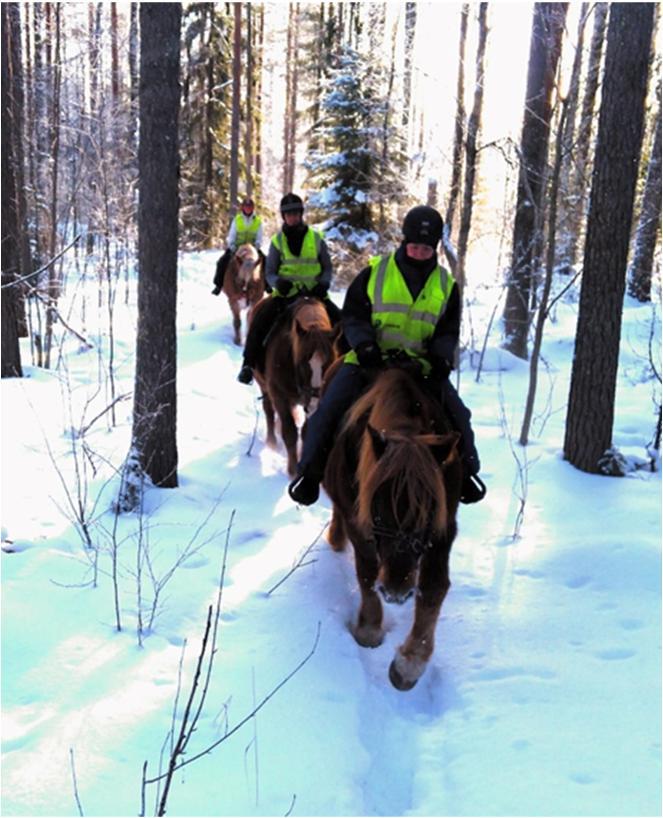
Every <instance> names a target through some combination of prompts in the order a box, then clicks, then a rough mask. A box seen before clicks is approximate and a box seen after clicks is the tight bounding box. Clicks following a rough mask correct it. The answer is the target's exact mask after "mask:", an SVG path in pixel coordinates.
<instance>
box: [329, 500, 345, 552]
mask: <svg viewBox="0 0 663 818" xmlns="http://www.w3.org/2000/svg"><path fill="white" fill-rule="evenodd" d="M347 538H348V535H347V533H346V530H345V521H344V519H343V517H342V516H341V512H340V510H339V508H338V506H337V505H336V503H334V505H333V507H332V518H331V523H330V525H329V534H328V535H327V540H328V541H329V545H331V547H332V549H333V550H334V551H343V550H344V548H345V543H346V541H347Z"/></svg>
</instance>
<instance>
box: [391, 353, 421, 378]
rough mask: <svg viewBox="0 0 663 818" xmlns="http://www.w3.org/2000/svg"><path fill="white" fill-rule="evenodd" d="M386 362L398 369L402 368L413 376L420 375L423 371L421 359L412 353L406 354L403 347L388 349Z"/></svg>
mask: <svg viewBox="0 0 663 818" xmlns="http://www.w3.org/2000/svg"><path fill="white" fill-rule="evenodd" d="M387 364H388V365H389V366H394V367H396V368H398V369H404V370H405V371H406V372H409V373H410V374H411V375H412V376H414V377H415V378H418V377H419V376H421V375H422V374H423V371H424V370H423V366H422V363H421V361H420V360H419V359H418V358H415V357H414V356H412V355H408V354H407V352H405V350H403V349H399V350H394V349H392V350H390V352H389V354H388V357H387Z"/></svg>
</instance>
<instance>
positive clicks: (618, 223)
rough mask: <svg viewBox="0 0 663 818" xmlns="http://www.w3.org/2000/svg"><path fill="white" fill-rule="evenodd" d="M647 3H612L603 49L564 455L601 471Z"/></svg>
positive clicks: (637, 141) (608, 436)
mask: <svg viewBox="0 0 663 818" xmlns="http://www.w3.org/2000/svg"><path fill="white" fill-rule="evenodd" d="M653 17H654V6H653V4H652V3H613V4H612V5H611V7H610V20H609V23H608V35H607V46H606V60H605V71H604V77H603V92H602V98H601V111H600V115H599V125H598V136H597V144H596V159H595V161H594V172H593V176H592V190H591V196H590V207H589V214H588V217H587V239H586V242H585V255H584V263H583V277H582V289H581V292H580V305H579V311H578V326H577V329H576V342H575V351H574V358H573V368H572V371H571V388H570V391H569V403H568V412H567V418H566V432H565V439H564V457H565V458H566V459H567V460H569V461H570V462H571V463H572V464H573V465H574V466H575V467H576V468H578V469H582V471H586V472H590V473H594V474H597V473H601V472H602V471H603V466H602V464H601V462H600V461H601V460H602V458H603V456H604V455H605V454H606V453H607V451H608V449H609V448H610V446H611V441H612V424H613V418H614V409H615V390H616V383H617V366H618V360H619V341H620V335H621V321H622V308H623V299H624V289H625V283H626V261H627V256H628V246H629V236H630V230H631V222H632V219H633V201H634V196H635V184H636V178H637V173H638V157H639V155H640V149H641V142H642V132H643V122H644V103H645V95H646V89H647V71H648V58H649V49H650V46H651V38H652V30H653Z"/></svg>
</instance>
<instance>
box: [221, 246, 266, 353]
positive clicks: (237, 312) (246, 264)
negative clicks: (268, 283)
mask: <svg viewBox="0 0 663 818" xmlns="http://www.w3.org/2000/svg"><path fill="white" fill-rule="evenodd" d="M223 291H224V293H225V294H226V296H227V298H228V302H229V304H230V311H231V312H232V315H233V331H234V337H233V341H234V342H235V343H236V344H237V345H238V346H241V344H242V331H241V330H242V318H241V310H242V307H252V306H253V305H254V304H256V303H257V302H258V301H260V299H261V298H262V297H263V294H264V292H265V279H264V276H263V259H262V256H261V255H260V253H259V252H258V251H257V249H256V248H255V247H254V246H253V245H252V244H242V245H240V246H239V247H238V248H237V250H236V251H235V254H234V255H233V257H232V258H231V260H230V263H229V264H228V269H227V270H226V274H225V276H224V278H223Z"/></svg>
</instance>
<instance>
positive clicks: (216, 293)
mask: <svg viewBox="0 0 663 818" xmlns="http://www.w3.org/2000/svg"><path fill="white" fill-rule="evenodd" d="M220 292H221V287H215V288H214V289H213V290H212V295H218V294H219V293H220Z"/></svg>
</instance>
